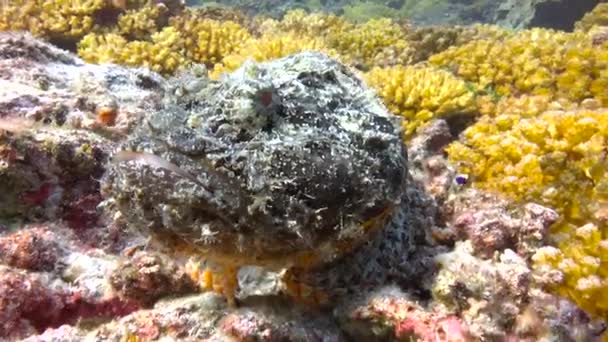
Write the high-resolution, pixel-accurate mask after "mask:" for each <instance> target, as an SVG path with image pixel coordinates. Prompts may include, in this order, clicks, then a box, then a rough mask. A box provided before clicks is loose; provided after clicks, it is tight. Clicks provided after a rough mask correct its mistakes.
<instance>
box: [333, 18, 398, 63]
mask: <svg viewBox="0 0 608 342" xmlns="http://www.w3.org/2000/svg"><path fill="white" fill-rule="evenodd" d="M327 42H328V45H329V46H330V47H331V48H334V49H335V50H336V51H337V52H338V53H339V54H340V55H341V56H342V57H343V58H344V60H345V61H347V62H349V63H350V64H352V65H354V66H357V67H358V68H360V69H363V70H366V69H370V68H371V67H372V66H373V64H374V60H375V58H376V56H377V55H378V54H379V53H381V52H382V51H383V50H385V49H387V48H397V49H399V50H406V49H409V44H408V43H407V41H406V37H405V31H404V30H403V29H402V28H401V27H400V26H399V25H397V24H396V23H394V22H393V21H392V20H390V19H372V20H370V21H368V22H366V23H364V24H360V25H356V26H354V27H353V28H351V29H350V30H343V31H339V32H336V33H335V34H332V35H329V36H328V37H327ZM393 54H395V55H397V56H398V55H400V54H401V52H400V51H394V52H393Z"/></svg>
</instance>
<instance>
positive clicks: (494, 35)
mask: <svg viewBox="0 0 608 342" xmlns="http://www.w3.org/2000/svg"><path fill="white" fill-rule="evenodd" d="M459 29H460V32H459V34H458V37H457V38H456V42H455V44H454V45H463V44H466V43H470V42H472V41H474V40H484V39H488V40H493V41H500V40H502V39H505V38H508V37H510V36H512V35H513V33H514V31H512V30H507V29H505V28H503V27H500V26H497V25H489V24H475V25H471V26H462V27H459Z"/></svg>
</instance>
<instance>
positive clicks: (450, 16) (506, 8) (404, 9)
mask: <svg viewBox="0 0 608 342" xmlns="http://www.w3.org/2000/svg"><path fill="white" fill-rule="evenodd" d="M600 2H602V1H601V0H507V1H495V0H423V1H417V0H392V1H384V0H340V1H312V0H308V1H304V0H291V1H285V0H265V1H251V0H227V1H207V0H192V1H186V3H187V4H188V5H190V6H198V5H203V6H218V5H221V6H226V5H228V6H233V7H236V8H240V9H242V10H244V11H246V12H247V13H249V14H254V15H260V14H261V15H268V16H271V17H275V18H280V17H282V16H283V15H284V14H285V13H287V12H289V11H291V10H294V9H304V10H307V11H313V12H314V11H324V12H331V13H335V14H337V15H340V16H344V17H346V18H349V19H352V20H368V19H373V18H382V17H384V18H386V17H392V18H401V19H404V18H406V19H408V20H412V21H413V22H415V23H416V24H418V25H442V24H443V25H445V24H448V25H470V24H474V23H491V24H499V25H500V26H503V27H506V28H526V27H545V28H553V29H559V30H567V31H570V30H572V29H573V28H574V23H575V22H576V21H577V20H579V19H580V18H582V16H583V15H584V14H585V13H587V12H589V11H591V10H592V9H593V8H594V7H595V6H596V5H597V4H598V3H600Z"/></svg>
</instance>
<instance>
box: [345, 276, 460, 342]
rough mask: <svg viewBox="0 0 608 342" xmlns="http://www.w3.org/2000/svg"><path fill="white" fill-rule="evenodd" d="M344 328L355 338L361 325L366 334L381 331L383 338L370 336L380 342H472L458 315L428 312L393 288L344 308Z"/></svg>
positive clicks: (373, 294)
mask: <svg viewBox="0 0 608 342" xmlns="http://www.w3.org/2000/svg"><path fill="white" fill-rule="evenodd" d="M343 310H345V313H346V316H345V317H346V318H345V319H344V320H343V321H342V322H343V326H344V327H347V331H350V335H351V337H352V338H355V337H356V336H357V333H358V332H360V331H361V329H364V328H362V326H365V325H371V326H374V328H365V329H364V330H366V331H376V332H380V334H381V335H382V336H378V335H376V336H367V337H366V338H369V339H372V340H377V339H378V338H380V339H382V340H384V339H389V340H397V341H412V340H414V341H421V342H435V341H446V342H461V341H470V340H471V336H470V335H469V333H468V330H467V327H466V325H465V324H464V323H463V321H462V320H461V319H460V318H458V317H457V316H455V315H450V314H443V313H441V312H435V311H433V310H428V309H425V308H423V307H422V306H420V305H419V304H417V303H416V302H415V301H413V300H410V299H408V298H407V295H405V294H404V293H400V292H399V291H398V290H396V289H393V288H386V289H382V290H380V291H378V292H376V293H372V294H370V295H369V297H367V298H364V299H363V300H362V301H361V302H360V303H359V304H357V305H355V306H350V307H347V308H344V309H343Z"/></svg>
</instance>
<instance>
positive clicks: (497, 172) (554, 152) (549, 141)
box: [447, 101, 608, 314]
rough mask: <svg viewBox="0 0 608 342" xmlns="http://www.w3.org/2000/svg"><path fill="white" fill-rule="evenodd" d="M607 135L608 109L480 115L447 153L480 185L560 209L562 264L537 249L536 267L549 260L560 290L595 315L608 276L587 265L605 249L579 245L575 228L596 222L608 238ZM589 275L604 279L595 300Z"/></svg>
mask: <svg viewBox="0 0 608 342" xmlns="http://www.w3.org/2000/svg"><path fill="white" fill-rule="evenodd" d="M596 102H597V101H596ZM607 138H608V110H607V109H600V108H595V109H575V110H549V111H545V112H543V113H541V114H539V115H536V116H531V117H525V116H522V115H520V114H510V113H509V112H508V111H507V112H506V113H505V114H499V115H497V116H495V117H490V116H486V117H484V118H482V119H481V120H479V121H478V122H477V123H476V124H474V125H473V126H471V127H469V128H468V129H467V130H466V131H465V132H464V133H463V137H462V139H461V141H458V142H455V143H453V144H452V145H450V146H449V147H448V149H447V152H448V155H449V158H450V160H451V161H452V162H453V163H454V164H455V165H457V166H458V167H459V169H460V170H462V171H464V172H467V173H469V174H471V175H472V176H473V177H474V179H475V182H476V184H477V185H478V186H480V187H482V188H486V189H489V190H495V191H499V192H501V193H504V194H507V195H509V196H511V197H512V198H514V199H516V200H522V201H536V202H541V203H543V204H545V205H549V206H551V207H553V208H556V209H558V210H559V211H560V213H561V214H562V221H561V222H560V223H559V224H557V225H556V227H554V229H555V235H554V237H555V239H556V240H557V243H558V246H559V248H560V252H559V253H558V254H559V255H560V256H562V257H561V258H562V259H559V258H558V259H559V260H558V261H556V260H557V259H555V258H557V257H555V258H553V259H551V258H546V257H543V255H544V254H542V253H545V252H546V251H545V252H539V253H541V254H539V255H538V256H537V257H536V260H537V261H538V262H540V264H539V265H538V267H545V266H546V265H545V266H543V265H542V264H543V263H546V262H549V265H550V266H551V267H555V269H556V270H557V271H559V272H563V273H564V275H565V280H564V282H563V283H560V284H559V285H558V286H556V290H557V291H558V292H559V293H562V294H564V295H567V296H568V297H570V298H571V299H573V300H574V301H575V302H577V304H579V305H581V306H582V307H583V308H584V309H586V310H588V311H590V312H593V313H597V314H606V313H608V311H604V310H605V309H606V308H608V300H607V299H606V298H608V297H606V294H608V283H607V280H608V279H607V278H606V277H605V274H604V273H602V272H603V271H601V272H600V271H599V270H598V269H597V268H595V269H593V268H590V267H589V266H588V265H587V266H585V265H586V264H585V263H587V262H590V260H591V259H590V258H595V257H597V256H598V253H602V252H601V250H602V249H601V248H600V246H599V244H598V242H597V241H595V240H589V241H590V242H589V243H592V244H591V245H584V247H583V246H579V245H577V244H579V242H576V241H579V240H580V237H577V236H578V235H577V234H578V233H577V232H578V229H577V227H582V226H586V225H588V224H589V223H590V222H592V225H593V226H594V227H596V228H594V229H597V230H598V234H600V236H603V237H606V236H607V233H608V230H607V228H608V226H607V225H606V222H605V220H603V219H602V218H601V217H597V216H596V214H597V213H598V212H599V211H600V209H601V208H602V206H603V205H605V204H608V173H607V172H606V171H607V170H608V159H606V151H607V148H608V145H607ZM607 218H608V217H607ZM595 225H597V226H595ZM573 242H575V243H573ZM580 243H581V244H584V243H583V242H580ZM604 256H608V254H604ZM566 259H568V262H569V263H571V265H570V268H567V269H565V268H563V267H562V265H561V264H560V262H561V261H563V260H566ZM589 276H594V277H599V278H598V279H599V280H601V281H600V282H599V283H597V284H603V285H602V286H603V287H602V290H601V291H599V292H597V293H596V294H597V295H598V296H599V295H601V296H600V297H598V298H590V297H589V292H588V291H587V290H584V291H583V290H582V287H581V286H579V281H581V279H586V277H589ZM582 281H583V282H584V280H582ZM597 290H598V289H597V287H594V289H593V291H597ZM594 293H595V292H594ZM602 298H603V299H602Z"/></svg>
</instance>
